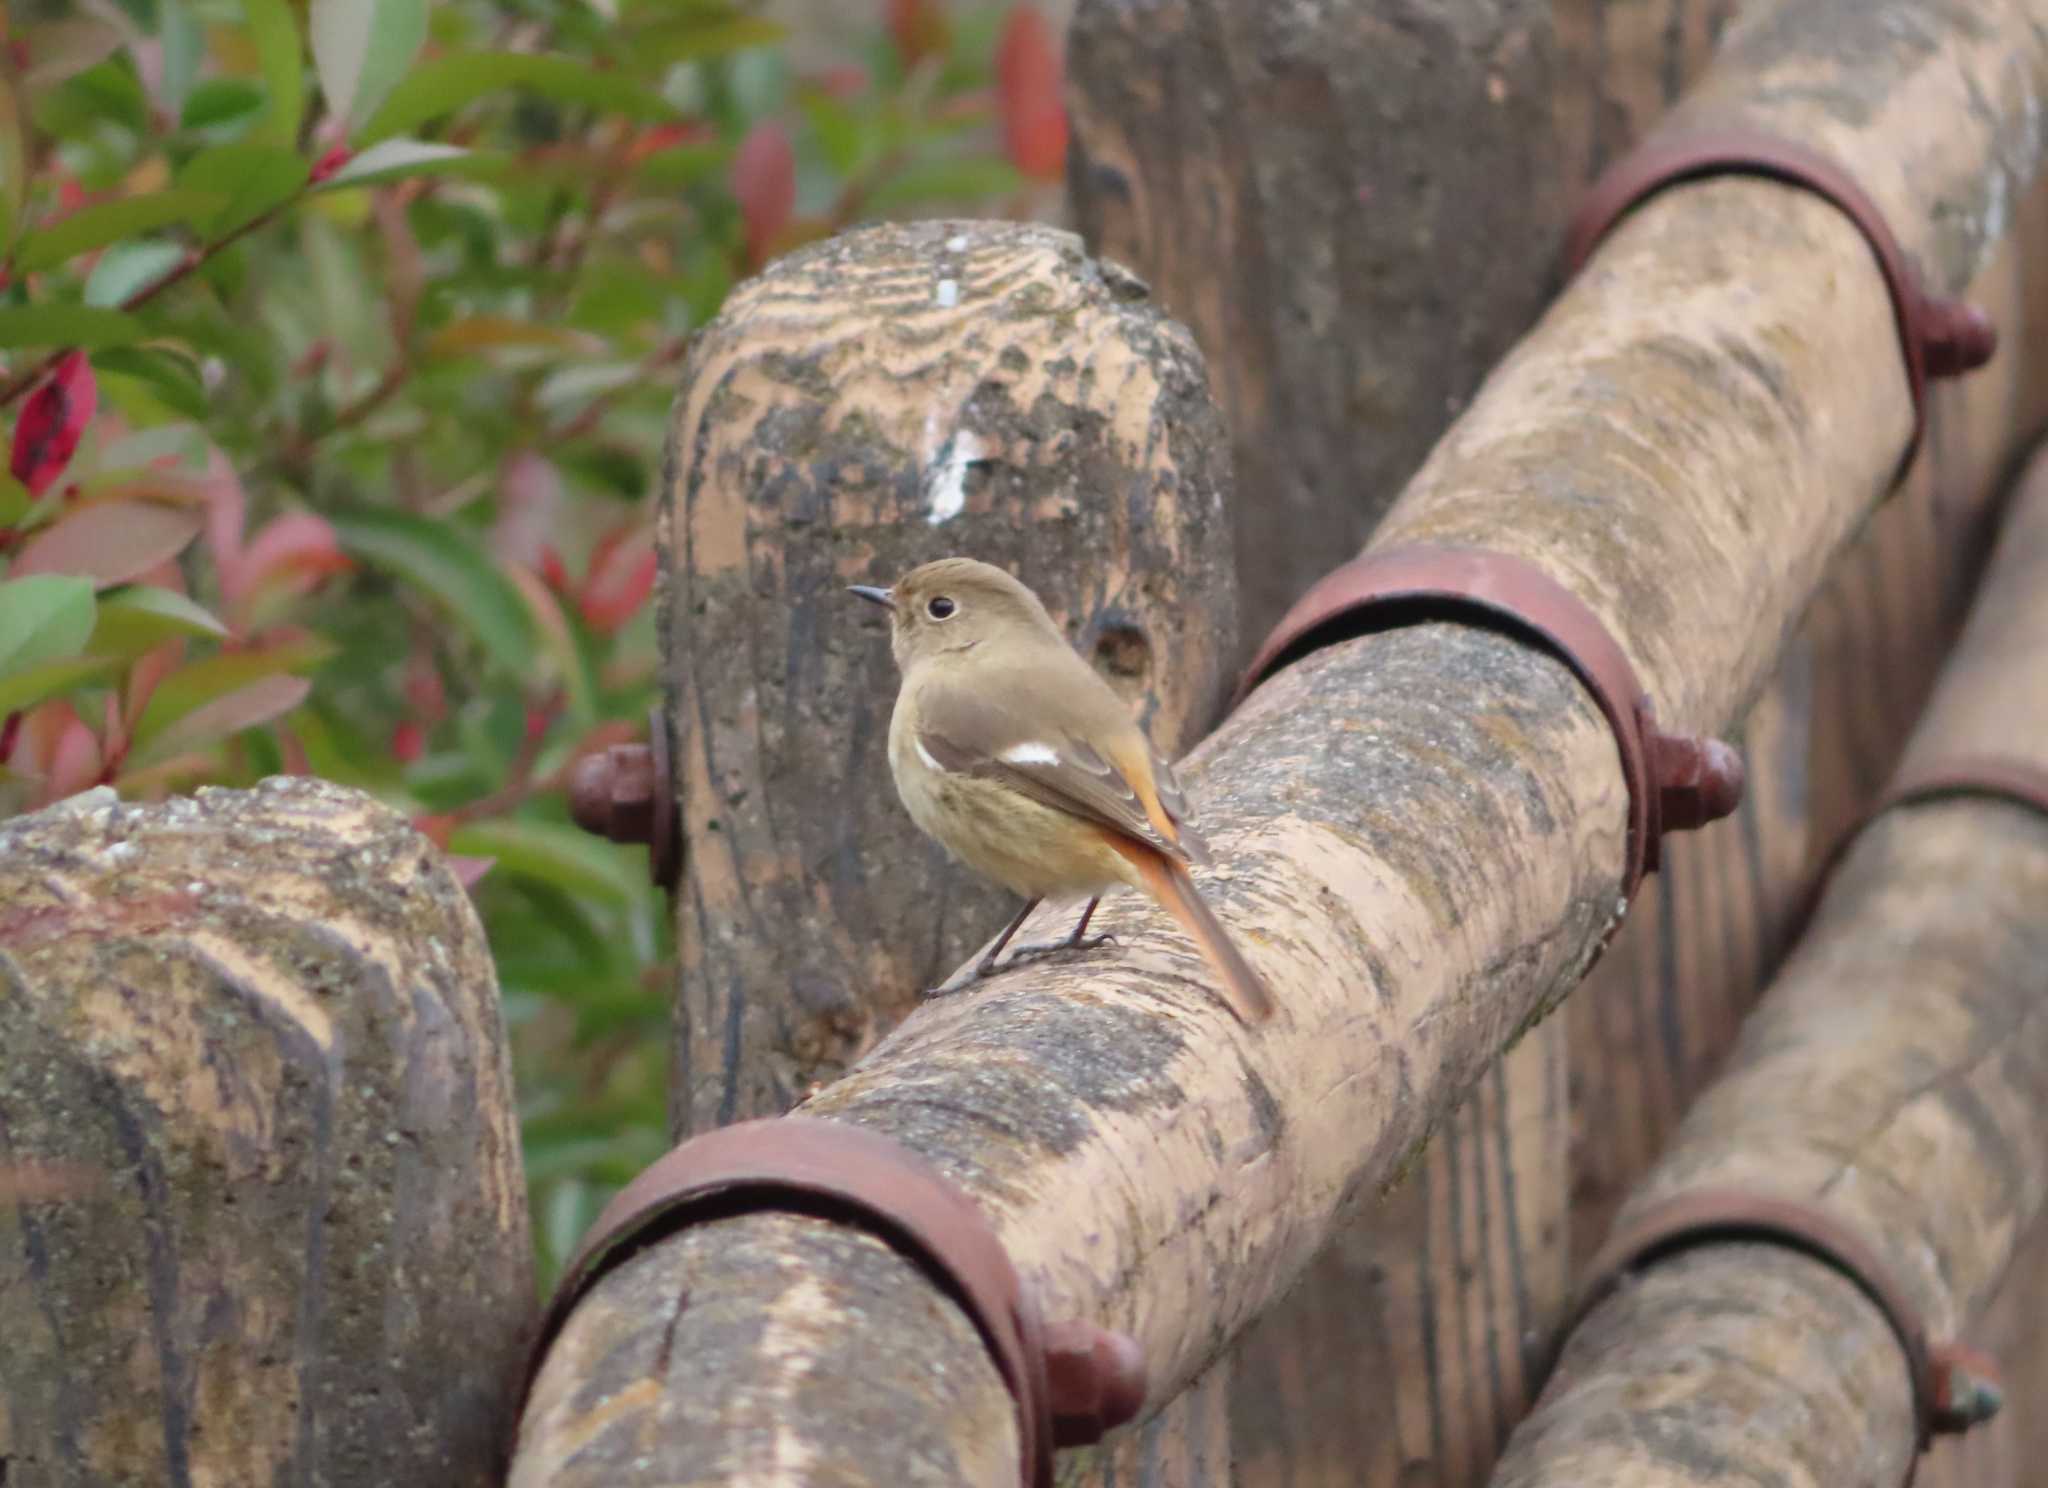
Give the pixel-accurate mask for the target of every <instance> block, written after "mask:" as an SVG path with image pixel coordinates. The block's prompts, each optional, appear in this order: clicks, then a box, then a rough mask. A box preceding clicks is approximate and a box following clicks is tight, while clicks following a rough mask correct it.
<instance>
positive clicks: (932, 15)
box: [889, 0, 953, 68]
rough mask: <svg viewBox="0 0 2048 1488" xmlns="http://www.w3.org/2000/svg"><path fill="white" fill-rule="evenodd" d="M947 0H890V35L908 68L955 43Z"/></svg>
mask: <svg viewBox="0 0 2048 1488" xmlns="http://www.w3.org/2000/svg"><path fill="white" fill-rule="evenodd" d="M952 31H953V27H952V23H951V22H949V21H948V20H947V19H946V7H945V3H944V0H889V35H890V36H891V37H893V38H894V39H895V42H896V51H897V53H898V54H899V55H900V56H901V57H902V58H903V65H904V67H906V68H909V67H914V66H916V65H917V63H919V62H920V61H922V60H923V59H924V58H926V57H928V56H931V55H932V54H933V53H935V52H944V51H945V50H946V49H947V48H948V47H949V46H950V45H951V44H952V39H953V38H952Z"/></svg>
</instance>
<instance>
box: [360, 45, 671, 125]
mask: <svg viewBox="0 0 2048 1488" xmlns="http://www.w3.org/2000/svg"><path fill="white" fill-rule="evenodd" d="M514 87H518V88H527V89H531V90H532V91H533V92H535V93H538V94H540V95H541V96H542V97H543V98H550V99H553V100H555V101H556V102H558V103H580V104H587V105H589V106H590V107H592V108H596V109H602V110H605V111H607V112H610V113H622V114H626V115H628V116H630V117H632V118H637V119H658V118H663V117H666V116H668V115H669V114H672V113H674V112H675V111H674V110H673V109H671V108H670V107H669V106H668V104H667V103H666V102H664V101H663V99H662V98H661V96H660V95H659V94H657V93H653V92H650V91H648V90H647V89H645V88H642V87H641V86H640V85H639V84H637V83H634V82H632V81H631V80H630V79H627V78H624V77H621V76H620V75H619V74H618V73H616V72H607V71H602V70H600V69H598V68H595V67H592V66H591V65H590V64H589V63H587V62H583V61H580V60H579V59H577V58H574V57H557V56H535V55H532V54H529V53H519V52H467V53H459V54H457V55H455V56H452V57H443V58H440V59H438V60H436V61H433V62H427V63H423V64H422V65H421V66H419V67H416V68H414V69H413V71H412V73H411V74H410V75H409V76H408V77H407V78H406V79H405V81H404V82H402V83H400V84H399V85H398V86H397V87H396V88H394V89H392V90H391V96H390V97H388V98H386V99H385V100H384V106H383V107H382V108H380V109H378V110H377V113H376V116H375V117H374V118H372V119H371V120H370V122H369V123H367V124H365V125H364V126H363V127H362V128H361V129H360V130H358V131H357V133H356V138H357V140H358V141H359V142H361V143H363V144H370V143H373V142H375V141H377V140H382V139H389V138H390V137H392V136H393V135H400V134H410V133H412V132H413V131H414V130H416V129H418V128H419V127H420V126H421V125H422V124H426V123H429V122H430V121H432V120H435V119H439V118H441V117H443V116H444V115H447V114H451V113H453V112H455V110H457V109H459V108H462V107H464V106H466V105H468V104H471V103H474V102H475V101H476V100H477V99H479V98H482V97H484V96H486V95H487V94H491V93H496V92H500V91H502V90H504V89H506V88H514Z"/></svg>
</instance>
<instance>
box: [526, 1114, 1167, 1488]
mask: <svg viewBox="0 0 2048 1488" xmlns="http://www.w3.org/2000/svg"><path fill="white" fill-rule="evenodd" d="M821 1203H822V1204H823V1205H824V1206H825V1208H826V1209H827V1210H828V1211H829V1212H830V1216H831V1217H832V1218H833V1219H834V1220H835V1221H838V1222H841V1223H845V1224H848V1225H853V1226H857V1227H859V1228H860V1229H862V1230H864V1231H866V1232H867V1233H869V1234H871V1235H874V1236H876V1237H878V1238H879V1239H881V1240H883V1241H885V1242H887V1243H888V1244H889V1245H890V1246H891V1247H893V1248H894V1249H896V1250H897V1251H899V1252H900V1253H902V1254H904V1255H905V1256H907V1257H908V1258H910V1259H911V1260H913V1261H915V1262H917V1263H918V1264H919V1265H920V1266H922V1267H923V1268H924V1269H925V1270H926V1271H927V1273H929V1274H930V1275H932V1276H933V1277H934V1278H935V1279H936V1280H937V1281H938V1282H939V1283H940V1284H941V1285H942V1286H943V1287H944V1288H945V1289H946V1290H947V1292H948V1293H949V1294H950V1295H951V1296H952V1297H953V1300H954V1301H955V1302H957V1303H958V1304H959V1305H960V1306H961V1308H962V1310H964V1311H965V1312H966V1313H967V1315H968V1317H969V1318H970V1319H971V1320H972V1321H973V1323H974V1326H975V1328H976V1330H977V1331H978V1332H979V1333H980V1334H981V1337H982V1341H983V1342H984V1343H985V1344H986V1345H987V1346H988V1350H989V1353H990V1355H991V1356H992V1357H993V1359H994V1361H995V1365H996V1370H997V1372H998V1373H999V1374H1000V1375H1001V1376H1002V1379H1003V1383H1004V1385H1005V1386H1006V1387H1008V1389H1009V1391H1010V1393H1011V1395H1012V1396H1014V1397H1015V1399H1016V1402H1017V1430H1018V1436H1019V1441H1020V1445H1021V1449H1022V1454H1023V1461H1022V1469H1023V1471H1022V1482H1023V1483H1024V1484H1025V1485H1026V1488H1049V1485H1050V1484H1051V1483H1052V1462H1053V1449H1054V1445H1055V1442H1054V1426H1053V1419H1052V1397H1051V1394H1050V1390H1049V1387H1048V1383H1047V1377H1046V1349H1045V1338H1044V1331H1043V1328H1042V1325H1041V1322H1040V1318H1039V1314H1038V1310H1037V1308H1036V1306H1035V1305H1034V1304H1033V1301H1032V1298H1031V1294H1030V1291H1029V1289H1028V1288H1026V1287H1025V1286H1024V1285H1023V1283H1022V1280H1021V1279H1020V1278H1019V1277H1018V1275H1017V1271H1016V1268H1015V1267H1014V1266H1013V1265H1012V1264H1011V1262H1010V1258H1009V1255H1008V1254H1007V1253H1006V1252H1005V1251H1004V1249H1003V1245H1002V1242H1001V1241H1000V1240H999V1239H998V1238H997V1237H996V1234H995V1231H994V1230H992V1229H991V1228H990V1227H989V1224H988V1221H987V1219H986V1218H985V1217H984V1216H983V1215H982V1213H981V1210H980V1209H979V1208H978V1207H976V1205H975V1204H974V1203H973V1201H972V1200H970V1199H968V1198H967V1196H966V1195H964V1194H963V1193H961V1192H960V1191H959V1190H958V1189H957V1188H955V1187H954V1186H953V1185H952V1184H951V1183H949V1182H948V1181H947V1180H946V1179H945V1178H944V1177H943V1176H941V1175H940V1174H939V1173H938V1172H937V1170H935V1169H934V1168H932V1167H931V1166H930V1165H929V1164H927V1163H926V1162H925V1161H924V1160H923V1159H922V1158H920V1157H918V1156H917V1155H916V1154H915V1153H913V1152H911V1151H910V1150H909V1149H908V1148H906V1147H903V1146H901V1145H899V1144H898V1143H896V1142H893V1141H891V1140H890V1139H889V1138H887V1137H884V1136H881V1135H879V1134H878V1133H875V1132H871V1131H865V1130H863V1129H861V1128H859V1127H854V1126H848V1125H845V1124H843V1123H840V1122H833V1121H821V1120H818V1119H816V1118H812V1117H803V1116H783V1117H779V1118H775V1119H772V1120H763V1121H747V1122H741V1123H739V1124H737V1125H734V1126H727V1127H721V1128H720V1129H718V1130H717V1131H713V1132H709V1133H707V1134H705V1135H704V1136H701V1137H697V1138H695V1139H693V1140H691V1141H688V1142H685V1143H684V1144H683V1145H682V1146H680V1147H678V1148H676V1149H675V1150H674V1151H672V1152H670V1153H669V1154H668V1155H667V1156H665V1157H663V1158H661V1159H660V1160H659V1161H657V1162H656V1163H654V1164H653V1165H652V1166H651V1167H649V1168H648V1169H647V1170H646V1171H645V1172H643V1173H641V1174H640V1175H639V1176H638V1177H637V1178H635V1179H634V1180H633V1181H632V1182H631V1183H629V1184H627V1185H626V1187H625V1188H623V1189H621V1190H620V1191H619V1193H618V1194H617V1196H615V1197H614V1198H613V1199H612V1201H611V1202H610V1203H609V1204H607V1205H606V1206H605V1208H604V1212H603V1213H601V1214H600V1215H599V1216H598V1218H597V1222H596V1223H595V1224H593V1225H592V1226H591V1228H590V1230H589V1232H588V1233H587V1234H586V1235H585V1236H584V1238H583V1240H582V1242H581V1243H580V1244H579V1245H578V1246H577V1249H576V1253H575V1255H574V1256H573V1257H572V1258H571V1259H570V1261H569V1264H568V1266H567V1268H566V1269H565V1270H564V1272H563V1275H562V1280H561V1283H560V1284H559V1285H558V1286H557V1287H556V1289H555V1294H554V1297H553V1299H552V1300H551V1301H550V1302H549V1304H548V1308H547V1311H546V1312H545V1313H544V1314H543V1316H542V1321H541V1326H540V1331H539V1333H538V1335H537V1336H536V1338H535V1340H534V1343H533V1347H532V1349H531V1351H530V1352H529V1354H528V1357H527V1365H526V1372H525V1378H524V1382H523V1383H522V1385H521V1387H520V1410H521V1413H522V1414H523V1413H524V1410H525V1404H526V1400H525V1397H526V1394H527V1393H528V1392H529V1391H530V1390H531V1389H532V1387H533V1381H534V1378H535V1377H536V1376H537V1375H538V1374H539V1372H540V1366H541V1361H542V1360H543V1358H544V1357H545V1356H546V1354H547V1350H548V1347H549V1345H551V1344H552V1343H553V1342H554V1340H555V1337H556V1336H557V1335H558V1334H559V1333H560V1332H561V1329H562V1326H563V1324H564V1323H565V1322H567V1320H568V1317H569V1313H570V1312H571V1311H572V1310H573V1309H574V1308H575V1306H576V1304H577V1302H578V1301H579V1300H580V1299H581V1298H582V1297H583V1296H584V1295H585V1294H587V1293H588V1292H589V1290H590V1288H591V1287H592V1286H593V1285H594V1284H595V1283H596V1282H597V1280H598V1278H599V1277H601V1276H603V1275H604V1274H605V1273H606V1272H607V1271H609V1270H611V1269H612V1268H613V1267H614V1266H616V1265H618V1264H619V1263H620V1262H621V1261H623V1260H624V1259H626V1257H628V1256H629V1255H631V1254H633V1253H634V1252H635V1251H637V1250H638V1249H639V1248H640V1247H642V1246H644V1245H647V1244H649V1243H651V1242H653V1241H656V1240H658V1239H661V1238H662V1237H664V1236H666V1235H669V1234H672V1233H673V1232H674V1231H675V1230H677V1229H679V1228H681V1227H683V1226H685V1225H688V1224H690V1223H692V1222H693V1218H700V1217H705V1214H706V1211H707V1210H708V1211H709V1212H711V1213H715V1214H718V1215H727V1214H732V1213H735V1212H743V1211H746V1210H773V1209H779V1208H781V1209H786V1208H792V1207H795V1208H807V1209H809V1210H811V1211H812V1212H815V1209H816V1206H818V1205H819V1204H821ZM693 1210H694V1211H697V1213H696V1214H695V1215H694V1216H693V1213H692V1211H693ZM1134 1408H1135V1407H1134Z"/></svg>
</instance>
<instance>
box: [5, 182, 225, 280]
mask: <svg viewBox="0 0 2048 1488" xmlns="http://www.w3.org/2000/svg"><path fill="white" fill-rule="evenodd" d="M226 205H227V198H226V197H225V196H224V195H223V194H222V193H220V192H217V191H183V190H173V191H152V192H150V193H149V194H148V195H147V196H131V197H127V198H124V199H123V200H121V201H112V202H107V203H105V204H104V205H102V206H97V207H87V208H85V209H84V210H82V211H78V212H73V213H72V214H71V215H70V216H69V217H66V218H65V219H64V220H63V221H62V222H59V223H57V224H56V225H55V226H54V227H50V228H46V229H44V230H43V231H42V232H35V233H30V234H29V235H28V236H27V237H25V238H23V239H22V240H21V246H20V247H19V248H17V249H16V250H15V253H14V258H15V262H16V263H17V264H18V265H20V267H21V268H23V269H24V270H26V271H27V272H29V273H31V274H34V273H38V272H40V271H42V270H44V269H49V268H54V267H56V266H57V265H58V264H61V263H63V262H64V261H65V260H66V259H70V258H76V257H77V256H78V255H79V254H81V253H90V252H91V251H92V250H93V249H95V248H104V247H105V246H106V245H107V244H109V243H111V242H114V241H115V240H116V239H118V238H132V237H134V236H136V235H137V234H139V233H146V232H154V231H155V230H156V229H157V228H160V227H169V226H170V225H171V224H172V223H175V222H203V221H205V220H206V219H207V218H208V217H209V216H211V215H212V214H213V213H215V212H218V211H219V210H220V209H221V208H222V207H224V206H226Z"/></svg>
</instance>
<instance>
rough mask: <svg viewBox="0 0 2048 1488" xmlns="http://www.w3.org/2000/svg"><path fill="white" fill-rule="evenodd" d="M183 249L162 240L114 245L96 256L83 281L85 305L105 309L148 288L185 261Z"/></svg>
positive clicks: (120, 303) (121, 302) (113, 306)
mask: <svg viewBox="0 0 2048 1488" xmlns="http://www.w3.org/2000/svg"><path fill="white" fill-rule="evenodd" d="M184 258H185V250H184V249H183V248H181V247H179V246H178V245H177V244H176V243H173V242H169V241H167V240H165V239H163V238H153V239H145V240H143V241H141V242H135V243H116V244H115V245H114V246H113V247H111V248H109V249H108V250H107V251H106V252H105V253H102V254H101V255H100V256H99V261H98V262H96V263H95V264H94V265H93V266H92V274H91V276H90V277H89V278H87V280H86V281H85V303H86V304H88V305H98V306H103V307H105V308H108V309H112V308H115V307H117V306H119V305H122V304H124V303H125V302H126V301H127V300H128V298H129V296H131V295H133V294H136V293H137V292H139V291H141V290H144V289H147V288H148V287H149V286H150V285H152V284H154V283H156V282H157V280H159V279H161V278H163V277H164V275H166V274H168V273H170V271H171V270H172V269H174V268H176V267H177V266H178V265H179V264H180V263H181V262H183V261H184Z"/></svg>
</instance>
